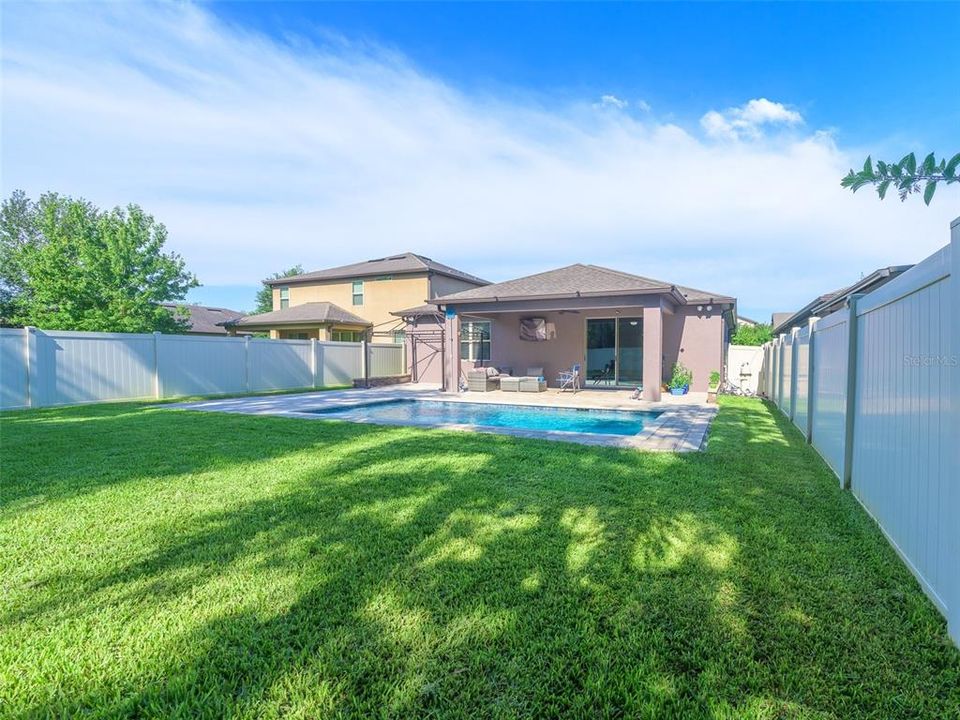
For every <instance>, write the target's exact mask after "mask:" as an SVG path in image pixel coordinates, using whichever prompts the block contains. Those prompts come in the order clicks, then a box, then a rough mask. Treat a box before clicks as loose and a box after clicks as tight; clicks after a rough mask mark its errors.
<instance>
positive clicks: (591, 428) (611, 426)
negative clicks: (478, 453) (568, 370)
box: [303, 399, 660, 436]
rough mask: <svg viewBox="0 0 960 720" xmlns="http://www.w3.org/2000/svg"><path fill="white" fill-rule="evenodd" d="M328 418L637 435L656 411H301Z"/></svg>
mask: <svg viewBox="0 0 960 720" xmlns="http://www.w3.org/2000/svg"><path fill="white" fill-rule="evenodd" d="M303 412H308V413H311V414H314V415H322V416H323V417H329V418H331V419H338V420H351V421H355V422H369V423H380V424H386V425H432V426H443V425H459V426H464V425H466V426H472V427H478V428H509V429H512V430H524V431H531V432H544V433H554V432H561V433H580V434H588V435H620V436H632V435H638V434H640V433H641V432H642V431H643V428H644V424H645V423H646V424H649V423H651V422H652V421H653V420H655V419H656V418H657V417H659V415H660V413H657V412H631V411H628V410H587V409H574V408H554V407H536V406H525V405H498V404H493V403H469V402H442V401H437V400H413V399H396V400H384V401H380V402H371V403H364V404H360V405H350V406H345V407H325V408H316V409H305V410H304V411H303Z"/></svg>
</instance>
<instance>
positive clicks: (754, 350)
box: [726, 345, 766, 394]
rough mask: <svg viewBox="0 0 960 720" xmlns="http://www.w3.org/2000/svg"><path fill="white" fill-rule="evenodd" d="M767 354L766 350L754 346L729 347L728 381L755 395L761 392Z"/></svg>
mask: <svg viewBox="0 0 960 720" xmlns="http://www.w3.org/2000/svg"><path fill="white" fill-rule="evenodd" d="M765 352H766V350H765V348H762V347H755V346H752V345H728V346H727V363H726V365H727V368H726V369H727V377H726V381H727V382H728V383H730V384H731V385H735V386H737V387H739V388H742V389H744V390H750V391H751V392H752V393H754V394H756V393H758V392H760V390H761V389H762V384H761V383H762V382H763V379H762V368H763V358H764V354H765Z"/></svg>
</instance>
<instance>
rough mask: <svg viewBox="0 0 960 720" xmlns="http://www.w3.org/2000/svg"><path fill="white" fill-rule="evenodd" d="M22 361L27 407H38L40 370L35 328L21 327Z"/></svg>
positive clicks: (39, 401) (29, 326)
mask: <svg viewBox="0 0 960 720" xmlns="http://www.w3.org/2000/svg"><path fill="white" fill-rule="evenodd" d="M23 362H24V365H25V366H26V368H27V407H31V408H34V407H40V403H41V400H40V372H39V367H37V329H36V328H35V327H33V326H31V325H27V326H26V327H24V328H23Z"/></svg>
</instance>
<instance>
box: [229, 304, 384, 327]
mask: <svg viewBox="0 0 960 720" xmlns="http://www.w3.org/2000/svg"><path fill="white" fill-rule="evenodd" d="M303 323H310V324H314V323H316V324H322V323H342V324H344V325H372V324H373V323H371V322H369V321H367V320H364V319H363V318H362V317H359V316H357V315H354V314H353V313H352V312H349V311H348V310H344V309H343V308H342V307H339V306H338V305H334V304H333V303H330V302H309V303H303V304H302V305H293V306H292V307H288V308H284V309H283V310H274V311H273V312H268V313H261V314H260V315H247V316H245V317H242V318H240V319H238V320H233V321H231V322H228V323H226V324H227V326H228V327H247V326H263V325H302V324H303Z"/></svg>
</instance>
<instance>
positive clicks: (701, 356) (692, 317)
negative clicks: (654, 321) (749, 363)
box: [663, 306, 725, 392]
mask: <svg viewBox="0 0 960 720" xmlns="http://www.w3.org/2000/svg"><path fill="white" fill-rule="evenodd" d="M724 337H725V325H724V322H723V315H722V313H721V311H720V309H719V307H718V306H714V308H713V310H712V311H711V312H707V311H706V310H704V311H703V312H697V308H696V307H695V306H681V307H678V308H677V309H676V311H675V312H674V314H672V315H669V314H666V313H664V316H663V355H664V358H663V379H664V380H668V379H669V378H670V375H671V373H672V372H673V364H674V363H675V362H677V361H678V360H679V361H680V362H682V363H683V364H684V365H686V366H687V367H688V368H690V370H691V371H693V385H692V387H691V388H690V389H691V390H693V391H695V392H706V390H707V382H708V380H709V379H710V373H711V371H713V370H716V371H717V372H719V373H721V376H722V374H723V365H724V349H725V341H724Z"/></svg>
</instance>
